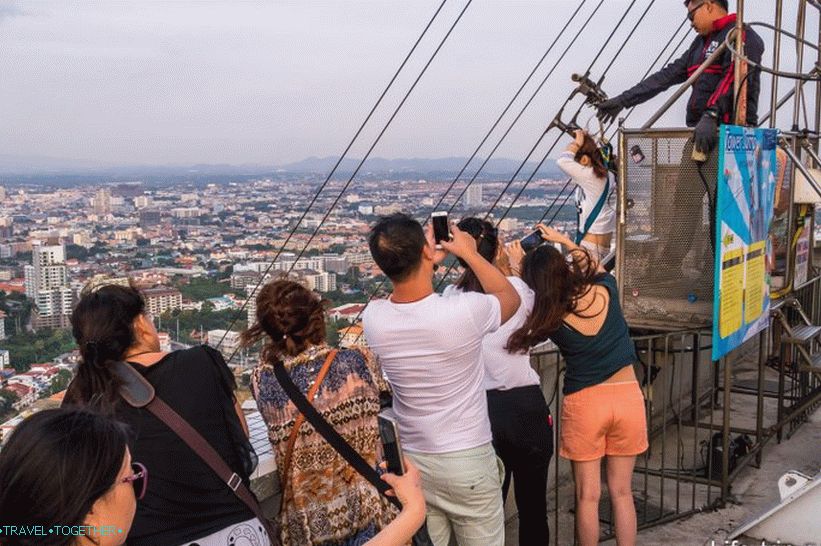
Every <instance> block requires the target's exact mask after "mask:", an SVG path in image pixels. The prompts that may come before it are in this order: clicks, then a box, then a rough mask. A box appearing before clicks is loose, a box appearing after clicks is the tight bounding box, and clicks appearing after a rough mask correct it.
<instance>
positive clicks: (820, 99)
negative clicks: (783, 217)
mask: <svg viewBox="0 0 821 546" xmlns="http://www.w3.org/2000/svg"><path fill="white" fill-rule="evenodd" d="M816 45H821V10H819V11H818V42H817V43H816ZM816 66H821V47H819V48H818V55H817V56H816ZM776 70H778V69H776ZM819 130H821V81H817V82H815V134H816V135H817V134H818V131H819ZM815 151H816V154H817V153H818V141H817V140H816V141H815ZM810 248H812V245H810ZM810 263H812V262H810Z"/></svg>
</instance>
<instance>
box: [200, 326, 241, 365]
mask: <svg viewBox="0 0 821 546" xmlns="http://www.w3.org/2000/svg"><path fill="white" fill-rule="evenodd" d="M207 335H208V345H210V346H211V347H214V348H215V349H218V350H219V351H220V352H221V353H222V355H223V356H224V357H225V359H226V360H227V359H228V358H230V357H231V355H232V354H234V352H235V351H236V350H237V349H239V336H240V333H239V332H235V331H233V330H228V331H226V330H208V334H207ZM220 341H222V343H220Z"/></svg>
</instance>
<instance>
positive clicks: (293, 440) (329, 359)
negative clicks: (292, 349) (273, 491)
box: [280, 349, 339, 506]
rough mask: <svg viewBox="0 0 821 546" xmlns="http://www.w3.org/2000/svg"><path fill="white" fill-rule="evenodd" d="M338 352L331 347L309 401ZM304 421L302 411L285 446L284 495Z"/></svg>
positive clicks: (309, 399) (311, 400) (282, 478)
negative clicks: (298, 436)
mask: <svg viewBox="0 0 821 546" xmlns="http://www.w3.org/2000/svg"><path fill="white" fill-rule="evenodd" d="M338 352H339V350H338V349H331V351H330V352H329V353H328V356H327V358H325V362H324V363H323V364H322V368H320V369H319V373H318V374H317V375H316V379H315V380H314V384H313V385H311V388H310V389H309V390H308V396H307V399H308V402H310V403H312V402H313V401H314V396H316V392H317V391H318V390H319V386H320V385H321V384H322V380H323V379H325V376H326V375H327V374H328V370H330V369H331V362H333V360H334V358H336V353H338ZM304 422H305V414H304V413H302V412H300V413H299V415H297V416H296V421H294V428H293V429H291V435H290V436H288V443H287V444H286V446H287V447H286V448H285V460H284V461H283V463H282V473H281V474H280V476H281V480H280V484H281V487H280V489H281V490H282V492H283V495H284V494H285V486H286V485H287V484H288V475H289V471H290V470H291V456H292V454H293V452H294V444H295V443H296V437H297V435H298V434H299V429H300V428H302V423H304ZM281 505H282V506H285V503H282V504H281Z"/></svg>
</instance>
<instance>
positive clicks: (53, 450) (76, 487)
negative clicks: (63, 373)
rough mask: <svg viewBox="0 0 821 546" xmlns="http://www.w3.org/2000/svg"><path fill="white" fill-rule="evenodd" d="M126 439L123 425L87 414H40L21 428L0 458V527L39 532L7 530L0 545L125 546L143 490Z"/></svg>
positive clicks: (141, 471) (143, 479)
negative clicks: (32, 528)
mask: <svg viewBox="0 0 821 546" xmlns="http://www.w3.org/2000/svg"><path fill="white" fill-rule="evenodd" d="M127 440H128V436H127V429H126V427H125V425H122V424H120V423H117V422H116V421H114V420H112V419H109V418H106V417H103V416H101V415H99V414H97V413H92V412H89V411H85V410H77V409H74V410H67V409H53V410H45V411H41V412H38V413H35V414H34V415H32V416H31V417H29V418H27V419H25V420H24V421H23V422H22V423H20V425H18V426H17V428H16V429H15V430H14V432H13V433H12V434H11V436H10V437H9V439H8V441H7V442H6V444H5V445H4V446H3V449H2V451H0V526H7V525H8V526H11V525H14V526H18V527H24V526H35V525H37V526H41V527H42V529H43V532H42V533H38V534H37V535H34V536H18V533H11V532H9V531H8V530H6V532H5V533H3V534H2V535H0V545H2V546H29V545H34V544H37V545H38V546H90V545H92V544H94V545H96V546H118V545H120V544H124V543H125V540H126V536H127V535H128V532H129V529H130V528H131V522H132V520H133V519H134V512H135V510H136V503H137V500H139V499H140V498H141V497H142V496H143V495H144V494H145V491H146V486H147V485H148V472H147V470H146V468H145V467H144V466H143V465H142V464H140V463H138V462H135V461H133V460H132V459H131V453H130V452H129V449H128V445H127ZM55 526H56V527H55ZM78 526H86V527H85V528H84V531H83V532H84V533H85V534H86V536H77V535H79V527H78ZM29 528H30V527H29ZM72 528H73V530H72ZM49 530H56V532H52V533H49ZM40 535H44V536H40Z"/></svg>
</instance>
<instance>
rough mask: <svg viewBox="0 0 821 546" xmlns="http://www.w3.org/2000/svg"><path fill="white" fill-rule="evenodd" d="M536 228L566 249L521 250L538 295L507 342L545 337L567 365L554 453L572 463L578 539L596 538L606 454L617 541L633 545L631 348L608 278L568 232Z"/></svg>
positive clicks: (635, 422)
mask: <svg viewBox="0 0 821 546" xmlns="http://www.w3.org/2000/svg"><path fill="white" fill-rule="evenodd" d="M538 228H539V231H540V232H541V234H542V238H543V239H545V240H546V241H550V242H554V243H559V244H561V245H562V246H564V247H566V248H567V249H568V250H569V255H568V256H564V255H563V254H562V253H561V252H559V251H558V250H557V249H556V248H554V247H553V246H550V245H542V246H540V247H538V248H536V249H534V250H532V251H530V252H529V253H527V255H525V257H524V261H523V263H522V280H524V281H525V282H526V283H527V285H528V286H529V287H530V288H532V289H533V291H534V292H535V293H536V301H535V304H534V305H533V311H532V312H531V313H530V315H529V316H528V318H527V320H526V321H525V323H524V324H523V325H522V326H521V327H520V328H519V329H518V330H517V331H515V332H514V333H513V335H511V336H510V339H509V341H508V346H507V348H508V349H509V350H512V351H523V352H524V351H527V350H528V349H529V348H530V347H532V346H534V345H536V344H538V343H541V342H542V341H545V340H546V339H550V340H552V341H553V342H554V343H555V344H556V346H557V347H558V348H559V351H560V352H561V354H562V357H563V358H564V361H565V366H566V368H565V380H564V388H563V390H562V392H563V394H564V399H563V400H562V411H561V425H562V426H561V436H560V439H559V454H560V455H561V456H562V457H565V458H566V459H570V461H571V462H572V465H573V478H574V480H575V482H576V533H577V539H578V540H577V541H578V543H579V544H581V545H582V546H585V545H591V544H597V543H598V540H599V498H600V495H601V474H600V472H601V460H602V458H605V457H606V462H607V489H608V493H609V496H610V502H611V504H612V506H613V514H614V516H615V520H616V542H617V543H618V544H619V546H630V545H632V544H635V543H636V510H635V506H634V504H633V492H632V487H631V482H632V476H633V465H634V464H635V461H636V455H638V454H639V453H643V452H644V451H645V450H646V449H647V445H648V443H647V421H646V418H645V407H644V396H643V395H642V393H641V389H640V388H639V384H638V381H637V380H636V374H635V372H634V371H633V364H634V363H635V362H636V361H637V360H638V357H637V356H636V350H635V347H634V345H633V342H632V340H631V339H630V332H629V330H628V327H627V322H626V321H625V320H624V315H623V314H622V312H621V307H620V306H619V295H618V291H617V289H616V282H615V279H614V278H613V276H612V275H610V274H609V273H607V272H605V271H604V269H603V268H601V266H599V264H598V262H597V261H595V260H594V259H591V256H590V254H589V253H588V251H586V250H584V249H582V248H580V247H578V246H576V245H575V244H574V243H573V242H572V241H571V240H570V239H568V238H567V237H566V236H565V235H563V234H561V233H559V232H558V231H556V230H554V229H551V228H548V227H545V226H543V225H541V224H540V225H539V226H538Z"/></svg>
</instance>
